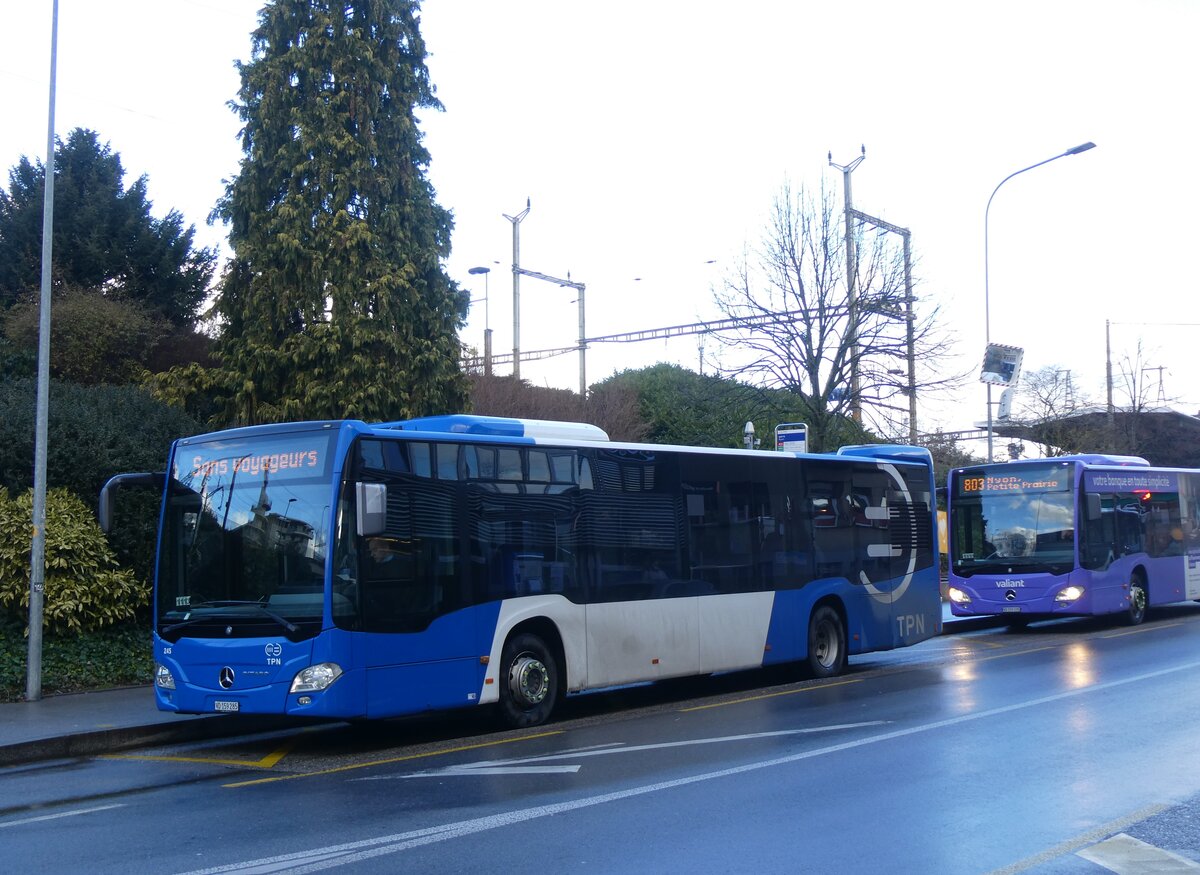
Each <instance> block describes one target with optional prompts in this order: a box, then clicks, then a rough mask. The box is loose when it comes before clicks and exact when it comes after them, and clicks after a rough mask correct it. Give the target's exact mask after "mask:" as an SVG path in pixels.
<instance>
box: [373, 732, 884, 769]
mask: <svg viewBox="0 0 1200 875" xmlns="http://www.w3.org/2000/svg"><path fill="white" fill-rule="evenodd" d="M884 722H886V721H883V720H867V721H864V722H862V723H838V724H834V725H832V726H813V727H809V728H806V729H781V730H778V731H775V732H750V733H747V734H745V735H724V736H720V737H717V738H693V739H688V740H685V741H664V742H659V743H657V744H635V745H625V744H616V745H597V746H595V747H591V748H579V749H575V750H569V751H561V752H559V753H554V754H543V755H542V756H535V757H519V758H517V759H509V760H480V761H479V762H475V763H460V764H458V765H454V766H446V767H445V768H441V769H427V770H425V771H421V772H413V773H411V774H407V775H372V776H370V777H366V778H351V779H350V780H352V781H391V780H395V779H397V778H440V777H446V776H450V775H538V774H545V775H555V774H564V773H573V772H578V771H579V769H580V766H579V764H577V763H573V764H571V765H567V766H538V765H531V764H532V763H544V762H548V761H549V760H565V759H572V760H574V759H581V758H583V757H598V756H607V755H609V754H614V753H636V752H638V751H644V750H662V749H664V748H669V747H691V746H693V745H699V744H724V743H726V742H731V741H751V740H754V739H759V738H778V737H780V736H787V735H811V734H813V733H816V732H834V731H836V730H839V729H859V728H861V727H863V726H879V725H881V724H883V723H884Z"/></svg>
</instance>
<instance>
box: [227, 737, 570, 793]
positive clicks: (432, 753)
mask: <svg viewBox="0 0 1200 875" xmlns="http://www.w3.org/2000/svg"><path fill="white" fill-rule="evenodd" d="M563 731H564V730H561V729H556V730H554V731H553V732H539V733H537V734H535V735H524V736H522V737H520V738H505V739H501V740H500V741H485V742H482V743H480V744H465V745H462V746H460V747H452V748H448V749H446V750H431V751H426V752H425V753H411V754H406V755H404V756H399V757H388V758H387V759H382V760H372V761H371V762H369V763H355V764H354V765H349V766H337V767H335V768H332V769H320V770H319V771H316V772H304V773H302V774H294V775H274V776H272V777H270V778H255V779H254V780H252V781H237V782H235V783H233V784H223V785H222V786H224V787H250V786H253V785H255V784H271V783H274V782H275V781H291V780H293V779H295V778H315V777H317V776H318V775H334V774H337V773H338V772H351V771H354V770H356V769H369V768H371V767H373V766H386V765H390V764H391V763H402V762H405V761H406V760H419V759H425V758H427V757H434V756H442V755H443V754H448V753H461V752H462V751H465V750H479V749H480V748H485V747H497V746H498V745H502V744H514V743H516V742H518V741H533V740H534V739H538V738H549V737H551V736H553V735H562V734H563Z"/></svg>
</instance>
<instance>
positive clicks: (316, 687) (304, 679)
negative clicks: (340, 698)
mask: <svg viewBox="0 0 1200 875" xmlns="http://www.w3.org/2000/svg"><path fill="white" fill-rule="evenodd" d="M341 676H342V667H341V666H340V665H338V664H337V663H336V662H322V663H318V664H317V665H310V666H309V667H308V668H306V669H304V670H303V671H301V672H300V673H299V674H297V675H296V677H294V678H293V679H292V689H291V692H293V693H319V692H321V690H324V689H326V688H327V687H328V686H329V685H330V684H332V683H333V682H334V681H336V680H337V679H338V678H340V677H341Z"/></svg>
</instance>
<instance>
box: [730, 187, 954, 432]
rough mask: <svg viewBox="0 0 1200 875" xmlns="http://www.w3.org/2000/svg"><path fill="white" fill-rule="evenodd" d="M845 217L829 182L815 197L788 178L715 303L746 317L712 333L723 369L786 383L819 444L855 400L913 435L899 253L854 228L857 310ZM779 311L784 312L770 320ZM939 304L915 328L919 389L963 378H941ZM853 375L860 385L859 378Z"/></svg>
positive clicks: (881, 428)
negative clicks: (937, 365)
mask: <svg viewBox="0 0 1200 875" xmlns="http://www.w3.org/2000/svg"><path fill="white" fill-rule="evenodd" d="M842 215H843V213H842V210H841V207H840V206H839V204H838V202H837V200H836V197H835V196H834V195H833V194H831V193H830V192H829V190H828V189H826V188H825V187H824V186H822V188H821V192H820V196H819V199H814V198H813V197H811V196H810V195H809V194H808V192H807V191H806V190H805V189H804V188H803V187H801V188H800V189H799V190H796V191H793V190H792V188H791V187H790V185H788V184H785V185H784V186H783V188H782V190H781V191H780V193H779V194H778V195H777V196H776V198H775V201H774V204H773V208H772V211H771V215H770V219H769V221H768V226H767V228H766V230H765V232H764V235H763V239H762V242H761V243H760V245H759V247H758V248H757V249H755V250H747V252H746V253H745V254H744V255H743V257H742V259H741V260H740V261H739V263H738V264H737V266H736V267H735V269H734V270H733V272H731V273H730V274H729V275H727V276H726V277H725V279H724V281H723V283H722V286H721V288H719V289H716V290H714V300H715V302H716V304H717V306H718V308H719V309H720V310H721V312H722V313H723V314H724V315H725V317H726V318H728V319H736V320H739V321H742V322H744V325H742V326H741V327H739V328H738V329H736V330H732V331H729V332H725V333H723V334H720V335H716V337H717V339H718V341H719V342H720V343H721V344H722V346H723V347H725V348H726V349H727V350H728V351H729V352H730V355H729V357H728V359H726V361H728V362H730V363H729V364H724V365H722V367H721V370H722V372H723V374H724V375H726V376H735V377H737V378H738V379H742V380H745V381H747V382H749V383H752V384H754V385H757V386H760V387H763V388H786V389H788V390H790V391H792V392H794V393H796V394H798V395H800V396H801V397H803V399H804V401H805V404H806V406H807V407H808V408H809V409H810V410H811V411H812V415H811V418H812V421H810V422H809V423H808V424H809V428H810V436H811V440H812V443H813V445H814V446H815V448H817V449H824V448H827V447H828V446H830V445H831V442H830V440H829V439H830V438H831V437H832V436H833V435H834V434H835V433H836V432H838V431H839V430H841V429H840V428H839V423H840V422H844V420H845V419H846V418H847V417H848V416H849V415H850V414H851V412H852V411H853V410H854V409H855V408H856V407H861V409H862V411H863V418H864V424H865V425H868V426H870V427H871V428H872V429H874V430H875V431H876V432H878V433H881V434H884V435H895V434H901V433H906V432H907V429H906V427H905V423H906V421H907V416H908V399H907V388H908V387H907V373H908V370H907V357H908V354H909V348H908V338H907V327H908V326H907V322H906V318H905V314H906V305H907V303H908V302H907V300H906V297H905V296H906V289H905V277H904V259H903V254H902V251H901V248H900V246H899V243H898V241H897V240H896V238H895V237H894V236H889V235H888V234H887V232H884V231H881V230H878V229H874V228H872V229H869V230H864V229H863V228H862V227H861V226H860V228H859V230H858V232H857V233H858V241H857V242H858V246H857V251H858V259H857V260H858V263H857V265H856V266H855V269H856V271H857V273H856V283H855V284H856V286H857V290H858V291H857V294H856V298H857V301H856V305H855V306H854V307H851V301H850V300H849V294H848V289H847V282H846V277H847V274H846V253H845V246H844V239H845V238H844V231H843V225H842V224H841V216H842ZM772 317H777V318H772ZM936 317H937V310H936V308H935V309H932V310H929V311H928V312H927V313H926V314H925V315H924V316H923V317H920V318H918V319H917V321H916V324H914V325H913V337H914V341H913V355H914V357H915V360H916V362H917V365H918V375H919V376H918V380H917V387H918V388H919V389H920V390H921V391H930V390H934V389H947V388H950V387H953V386H957V385H960V384H961V382H962V380H963V379H964V377H965V375H961V374H959V375H950V376H946V375H939V374H938V373H936V372H935V371H934V368H933V364H934V362H935V360H936V359H937V358H938V357H939V356H940V354H941V353H944V352H945V351H946V348H947V342H946V340H945V338H944V337H942V336H937V335H936V332H935V329H934V326H935V320H936ZM855 371H857V375H858V384H857V387H855V386H854V385H852V373H853V372H855Z"/></svg>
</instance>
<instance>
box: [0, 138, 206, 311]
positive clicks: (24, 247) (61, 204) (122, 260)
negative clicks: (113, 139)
mask: <svg viewBox="0 0 1200 875" xmlns="http://www.w3.org/2000/svg"><path fill="white" fill-rule="evenodd" d="M8 178H9V188H8V191H0V310H4V309H7V308H9V307H11V306H13V305H14V304H16V303H18V302H19V301H20V300H21V299H22V298H25V297H29V296H32V295H34V294H35V293H36V292H37V289H38V283H39V281H40V277H41V271H42V209H43V200H44V190H45V185H46V168H45V166H44V165H43V164H42V162H41V161H38V162H36V163H34V162H31V161H30V160H29V159H28V158H25V157H22V158H21V160H20V162H18V164H17V165H16V166H15V167H13V168H12V169H11V170H10V171H9V174H8ZM124 178H125V169H124V167H123V166H122V164H121V156H120V154H118V153H117V152H114V151H113V149H112V147H111V146H110V145H109V144H108V143H102V142H101V141H100V137H99V135H98V134H97V133H96V132H95V131H89V130H87V129H85V128H75V129H74V130H73V131H71V133H70V134H69V135H68V136H67V140H66V142H63V141H61V140H59V141H57V144H56V146H55V149H54V247H53V251H54V264H53V273H52V276H53V281H54V289H55V292H59V291H61V290H62V289H64V288H68V287H70V288H77V289H83V290H86V291H87V292H89V293H92V294H94V295H96V296H97V297H99V296H103V297H105V298H107V299H109V300H110V301H119V302H122V303H125V304H129V305H132V306H134V307H136V308H138V309H140V310H142V311H144V312H145V313H146V314H148V315H151V316H155V317H157V318H160V319H165V320H167V321H169V322H170V323H171V324H172V325H174V326H176V327H179V328H187V327H189V326H191V325H192V324H193V323H194V322H195V320H196V317H197V314H198V312H199V310H200V308H201V306H202V305H203V303H204V299H205V296H206V295H207V294H208V284H209V281H210V280H211V279H212V275H213V270H214V267H215V265H216V260H217V254H216V252H215V251H214V250H212V249H209V248H207V247H199V248H197V247H196V246H195V245H194V241H195V228H193V227H192V226H190V225H189V226H187V227H184V224H183V216H182V215H181V214H180V213H179V211H177V210H171V211H169V212H168V213H167V215H166V216H165V217H164V218H161V219H156V218H155V217H154V216H152V215H151V214H150V208H151V206H152V204H151V202H150V199H149V197H148V191H147V179H146V177H145V176H141V177H139V178H138V179H136V180H135V181H134V182H133V184H131V185H130V186H129V187H128V188H127V187H126V186H125V184H124Z"/></svg>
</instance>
